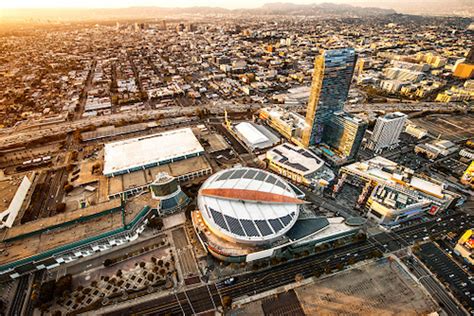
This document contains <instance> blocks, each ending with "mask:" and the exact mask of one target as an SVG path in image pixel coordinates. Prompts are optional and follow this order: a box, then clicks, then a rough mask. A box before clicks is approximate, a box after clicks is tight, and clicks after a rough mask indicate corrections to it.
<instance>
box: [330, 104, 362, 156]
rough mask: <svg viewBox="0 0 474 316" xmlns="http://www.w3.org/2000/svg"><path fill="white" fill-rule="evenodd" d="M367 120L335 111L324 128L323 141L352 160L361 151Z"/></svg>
mask: <svg viewBox="0 0 474 316" xmlns="http://www.w3.org/2000/svg"><path fill="white" fill-rule="evenodd" d="M366 129H367V122H365V121H364V120H362V119H360V118H358V117H355V116H352V115H350V114H349V113H346V112H343V111H341V112H335V113H334V114H333V115H332V116H331V118H330V120H329V122H328V123H327V124H326V126H325V129H324V138H323V141H324V143H325V144H327V145H329V146H330V147H331V148H334V149H336V150H337V151H338V153H340V154H342V155H343V156H344V157H346V159H347V160H352V159H354V158H355V157H356V155H357V152H358V151H359V148H360V145H361V143H362V139H363V138H364V134H365V130H366Z"/></svg>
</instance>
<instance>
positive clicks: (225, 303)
mask: <svg viewBox="0 0 474 316" xmlns="http://www.w3.org/2000/svg"><path fill="white" fill-rule="evenodd" d="M231 305H232V297H230V296H229V295H225V296H223V297H222V306H223V307H224V308H225V309H226V308H230V307H231Z"/></svg>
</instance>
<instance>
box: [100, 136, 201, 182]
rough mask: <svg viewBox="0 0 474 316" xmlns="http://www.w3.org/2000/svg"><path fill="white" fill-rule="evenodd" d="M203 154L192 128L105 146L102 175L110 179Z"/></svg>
mask: <svg viewBox="0 0 474 316" xmlns="http://www.w3.org/2000/svg"><path fill="white" fill-rule="evenodd" d="M203 153H204V148H203V147H202V146H201V144H200V143H199V141H198V139H197V138H196V136H195V135H194V133H193V131H192V130H191V128H183V129H177V130H172V131H167V132H163V133H159V134H153V135H149V136H144V137H138V138H131V139H126V140H123V141H118V142H113V143H108V144H105V145H104V171H103V172H104V175H106V176H108V177H113V176H116V175H120V174H125V173H130V172H133V171H137V170H143V169H148V168H152V167H156V166H159V165H164V164H168V163H171V162H174V161H179V160H184V159H188V158H192V157H196V156H200V155H202V154H203Z"/></svg>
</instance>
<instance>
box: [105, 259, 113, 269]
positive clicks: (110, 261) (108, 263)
mask: <svg viewBox="0 0 474 316" xmlns="http://www.w3.org/2000/svg"><path fill="white" fill-rule="evenodd" d="M112 263H113V261H112V259H109V258H107V259H105V260H104V267H110V266H111V265H112Z"/></svg>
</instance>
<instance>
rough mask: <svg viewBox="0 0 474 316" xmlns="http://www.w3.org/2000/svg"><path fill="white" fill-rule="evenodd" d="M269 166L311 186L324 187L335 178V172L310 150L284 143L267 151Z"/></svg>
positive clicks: (297, 181)
mask: <svg viewBox="0 0 474 316" xmlns="http://www.w3.org/2000/svg"><path fill="white" fill-rule="evenodd" d="M266 160H267V161H268V167H269V168H270V169H271V170H273V171H275V172H277V173H278V174H280V175H282V176H284V177H286V178H288V179H290V180H292V181H294V182H296V183H300V184H303V185H306V186H308V187H310V188H313V189H317V188H324V187H327V186H328V185H329V183H330V182H331V181H332V180H334V173H333V172H332V170H331V169H329V168H328V167H327V166H326V165H325V164H324V161H323V160H322V159H321V158H319V157H318V156H316V155H315V154H314V153H313V152H311V151H310V150H307V149H304V148H301V147H298V146H295V145H293V144H282V145H279V146H277V147H275V148H272V149H271V150H269V151H267V154H266Z"/></svg>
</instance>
